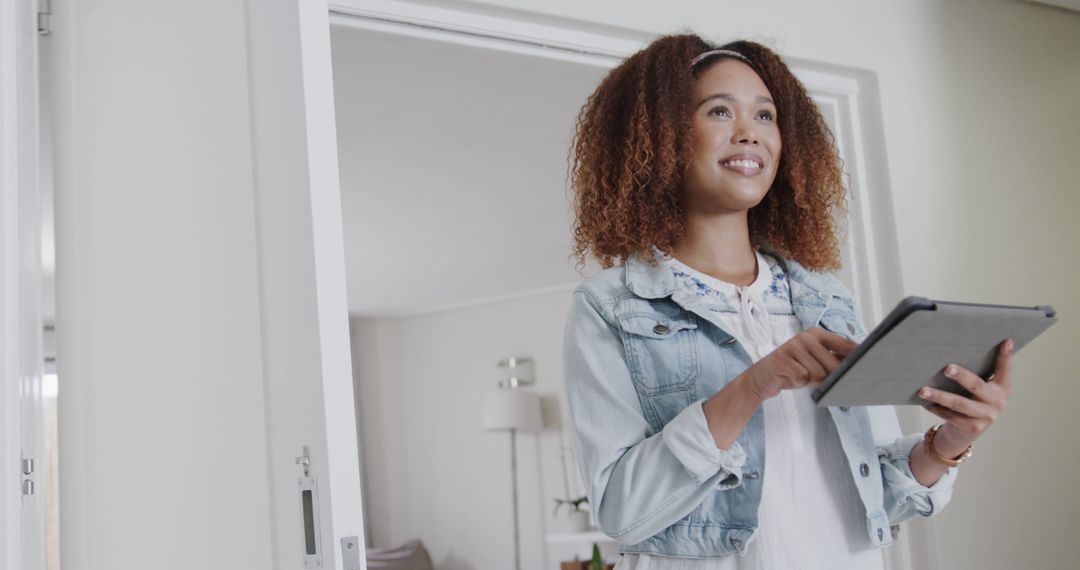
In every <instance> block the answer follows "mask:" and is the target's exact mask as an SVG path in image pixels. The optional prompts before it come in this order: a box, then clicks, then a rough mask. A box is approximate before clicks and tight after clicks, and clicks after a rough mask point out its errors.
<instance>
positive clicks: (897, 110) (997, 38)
mask: <svg viewBox="0 0 1080 570" xmlns="http://www.w3.org/2000/svg"><path fill="white" fill-rule="evenodd" d="M491 4H496V2H491ZM497 4H499V5H500V6H502V7H507V6H509V7H512V8H519V9H524V10H530V11H537V12H543V13H545V14H547V15H553V16H563V17H570V18H574V19H579V20H584V21H588V22H593V23H598V24H606V25H614V26H621V27H625V28H631V29H636V30H644V31H649V32H655V33H665V32H674V31H678V30H680V29H686V28H693V29H694V30H696V31H698V32H700V33H703V34H704V35H707V36H709V37H712V38H715V39H717V40H726V39H730V38H735V37H741V36H746V37H750V38H753V39H758V40H764V41H766V42H768V43H770V44H772V45H773V46H774V47H776V48H777V49H779V50H780V51H781V52H782V53H784V54H785V55H788V56H790V57H796V58H799V59H802V60H811V61H819V62H825V63H832V64H838V65H845V66H851V67H857V68H862V69H868V70H871V71H874V72H876V73H877V75H878V79H879V82H880V84H879V85H880V90H881V97H882V110H883V118H884V126H885V136H886V145H887V156H888V161H889V170H890V178H891V185H892V193H893V197H894V208H895V212H896V215H897V229H898V232H899V244H900V253H901V265H902V267H901V269H902V274H903V279H904V283H903V287H904V290H905V292H906V293H907V294H918V295H924V296H929V297H932V298H934V297H936V298H942V299H955V300H968V301H977V302H998V303H1016V304H1029V305H1030V304H1052V305H1054V306H1055V307H1056V308H1057V309H1058V312H1059V314H1060V315H1061V317H1062V322H1061V323H1059V324H1058V325H1057V326H1056V327H1055V328H1054V329H1052V330H1051V332H1049V333H1047V335H1046V336H1045V337H1044V338H1040V339H1039V340H1038V342H1036V343H1035V344H1034V345H1033V346H1031V347H1030V348H1029V349H1026V350H1025V351H1024V352H1022V353H1021V354H1020V356H1019V357H1018V359H1017V362H1016V366H1015V378H1016V383H1017V394H1016V396H1015V397H1014V398H1013V401H1012V402H1011V404H1010V407H1009V410H1008V412H1007V414H1006V415H1005V416H1004V418H1003V419H1002V420H1001V421H1000V423H999V425H997V426H995V427H994V428H993V429H992V431H991V432H990V433H989V434H988V435H987V436H986V437H985V438H984V439H983V440H981V441H980V442H979V444H978V446H977V451H976V454H975V457H974V458H973V459H972V460H971V462H970V463H969V464H967V465H965V466H964V468H963V471H962V474H961V479H960V482H959V487H958V490H957V493H956V496H955V500H954V503H953V504H952V505H951V506H950V508H949V509H948V510H947V511H946V512H945V513H943V515H942V516H941V517H940V518H939V519H938V520H937V523H936V529H937V533H938V536H937V540H938V543H939V546H940V548H939V550H940V567H941V568H946V569H953V568H957V569H963V568H1020V567H1030V568H1074V567H1076V565H1077V560H1080V554H1078V553H1077V549H1076V546H1075V544H1073V542H1074V540H1075V538H1074V537H1075V536H1076V534H1077V533H1076V530H1075V526H1073V525H1072V524H1071V523H1072V520H1071V518H1072V517H1070V516H1069V515H1070V514H1071V513H1074V512H1077V511H1080V492H1077V491H1076V490H1075V489H1074V488H1073V486H1072V482H1073V480H1074V479H1075V477H1076V473H1080V457H1078V456H1077V454H1076V453H1075V452H1074V450H1075V448H1076V444H1075V441H1074V439H1073V438H1074V436H1075V435H1076V434H1078V433H1080V416H1078V415H1077V414H1075V413H1074V411H1073V409H1072V408H1073V406H1074V405H1075V404H1074V403H1075V402H1077V401H1080V382H1077V381H1076V378H1075V372H1074V370H1073V367H1072V366H1070V362H1069V360H1068V354H1069V350H1070V349H1071V348H1072V346H1071V345H1072V344H1073V343H1072V341H1074V340H1075V339H1077V338H1080V321H1078V320H1077V317H1076V315H1077V314H1078V312H1080V311H1078V309H1080V306H1078V305H1080V302H1078V301H1077V296H1076V294H1075V293H1074V290H1075V289H1076V282H1077V279H1078V278H1080V270H1078V269H1077V267H1076V265H1075V264H1074V263H1075V260H1076V259H1077V250H1078V248H1080V232H1078V231H1077V230H1076V229H1075V228H1074V226H1073V220H1074V219H1075V218H1078V217H1080V197H1078V192H1077V182H1076V181H1077V180H1080V153H1078V150H1080V114H1078V113H1080V110H1078V107H1077V102H1078V101H1080V56H1078V55H1077V54H1080V14H1077V13H1072V12H1066V11H1062V10H1057V9H1052V8H1045V7H1040V6H1033V5H1030V4H1025V3H1021V2H1018V1H1013V0H986V1H976V0H969V1H961V0H950V1H930V0H921V1H914V0H911V1H903V2H899V1H895V2H884V1H862V0H849V1H835V2H830V3H828V4H825V3H822V2H781V1H778V0H771V1H758V2H720V1H715V0H714V1H708V2H705V1H696V2H692V1H689V0H675V1H668V2H663V3H627V2H620V1H615V0H608V1H593V2H577V1H576V0H545V1H544V2H541V1H539V0H499V2H497ZM564 301H565V300H564V299H563V298H562V297H552V298H543V299H536V300H535V305H532V304H529V303H525V302H521V303H522V304H521V305H520V306H519V307H517V309H515V310H520V311H521V313H520V314H521V315H522V318H528V319H534V318H535V319H536V320H535V321H533V320H522V321H520V322H522V325H521V327H522V330H521V331H519V332H520V333H521V335H524V336H519V335H517V334H513V335H510V334H505V331H502V332H499V331H495V330H490V329H488V328H486V326H487V325H485V324H484V323H485V322H486V323H491V322H494V321H492V320H488V321H484V319H494V318H495V315H494V314H490V311H497V310H501V309H497V308H495V307H489V308H482V309H474V310H472V312H462V313H460V314H453V315H452V314H450V313H447V314H444V315H441V316H432V317H429V318H425V319H420V318H418V319H411V320H407V321H397V322H377V323H369V324H367V325H363V327H362V328H363V329H364V330H367V331H368V333H369V334H372V335H374V336H375V337H378V338H393V339H396V340H394V341H393V342H395V343H399V345H398V346H399V347H400V348H397V349H395V351H402V353H403V354H407V355H409V356H410V359H409V360H410V361H408V362H407V363H406V364H393V366H407V367H416V366H420V364H418V362H419V361H420V360H421V359H422V360H424V361H428V362H433V363H446V366H445V367H443V368H439V367H432V368H429V369H424V370H420V369H414V372H413V373H415V374H419V373H425V374H426V373H428V372H429V371H434V370H442V371H443V372H444V373H445V374H446V376H447V378H450V377H451V376H453V377H455V378H460V377H462V376H464V377H468V378H472V379H474V381H475V383H476V385H475V387H474V388H470V390H473V391H474V392H476V394H479V388H477V387H483V386H486V385H487V384H489V383H490V380H491V378H492V370H491V368H490V366H493V365H494V362H495V360H497V359H498V358H501V357H504V356H507V355H510V354H513V353H515V352H519V351H520V352H524V353H528V354H532V355H534V356H538V357H540V364H539V370H540V371H541V372H540V375H541V378H542V381H543V382H551V381H554V380H555V379H554V378H553V377H552V376H553V375H554V374H555V373H556V371H557V368H556V367H555V363H556V362H559V361H560V360H559V359H560V358H561V357H560V356H559V354H558V340H557V338H558V337H559V336H560V335H561V320H562V318H563V316H564V314H565V311H564ZM503 309H505V307H503ZM525 323H528V325H526V324H525ZM526 333H527V334H526ZM526 337H527V338H526ZM447 339H454V342H453V343H450V344H447V343H446V342H445V341H446V340H447ZM462 351H467V352H470V353H471V355H470V356H468V358H466V357H465V356H463V352H462ZM377 358H378V359H379V360H380V361H381V362H383V364H381V366H391V364H389V363H388V361H387V358H388V355H385V354H382V353H380V354H379V355H378V356H377ZM466 360H467V361H468V362H466ZM489 365H490V366H489ZM425 366H429V367H431V366H432V365H431V364H428V365H425ZM402 374H403V375H402V376H401V378H406V377H407V375H408V374H407V373H406V372H405V371H402ZM382 389H384V390H395V391H397V392H396V394H397V395H396V396H394V397H395V398H398V400H399V401H402V402H407V403H409V408H408V409H409V410H410V413H422V414H427V413H435V412H436V411H437V410H436V409H430V410H428V409H417V408H415V402H416V401H417V400H416V399H415V398H418V397H419V395H420V394H410V393H408V392H406V390H408V389H410V388H409V387H408V385H407V384H406V385H401V386H389V385H387V386H384V387H383V388H382ZM384 396H385V395H384ZM386 397H389V396H386ZM434 401H441V402H447V401H454V402H457V403H458V406H457V408H456V409H459V410H461V412H460V413H466V414H469V417H472V416H474V415H475V414H478V413H479V408H478V406H479V404H480V399H479V396H476V395H475V394H474V395H473V396H468V397H463V395H462V394H460V393H456V392H454V391H449V392H447V393H445V394H440V398H439V399H436V400H434ZM469 406H472V408H470V407H469ZM387 409H388V410H389V409H394V408H387ZM439 409H443V408H439ZM384 413H386V412H384ZM367 421H368V420H365V422H367ZM929 421H930V420H929V419H927V420H926V423H927V424H928V423H929ZM465 423H466V424H468V422H467V421H466V422H465ZM474 423H478V420H477V422H474ZM451 435H452V434H449V433H446V432H444V431H442V430H441V429H433V430H432V432H431V433H430V434H425V436H426V437H430V438H432V439H433V441H435V442H436V445H434V446H433V448H432V449H433V450H435V451H433V453H440V454H446V455H447V457H448V458H454V457H456V458H457V459H456V461H457V462H458V463H470V462H472V463H476V462H479V463H482V464H484V465H488V464H490V468H491V469H498V468H500V467H499V463H500V462H501V458H502V457H503V456H504V455H505V454H506V453H507V452H508V450H507V449H504V448H506V447H507V446H506V445H505V442H503V441H501V439H502V438H499V437H496V436H490V437H488V436H486V435H484V434H477V433H473V432H470V433H469V434H464V433H463V434H460V435H461V437H462V438H465V439H454V438H452V437H451ZM444 438H445V441H443V439H444ZM461 441H467V442H469V443H467V444H464V445H465V446H464V447H461V446H462V445H463V444H462V443H460V442H461ZM540 444H541V445H542V446H543V445H544V443H543V439H542V438H541V441H540ZM381 445H384V446H390V445H391V443H390V442H387V443H385V444H381ZM548 445H550V444H548ZM451 450H455V452H451ZM522 452H523V455H526V456H527V455H529V454H530V453H535V452H533V451H528V448H522ZM381 453H385V454H393V453H403V452H401V451H400V450H397V451H394V450H391V449H389V448H388V447H387V448H386V449H383V450H381ZM552 453H555V452H554V451H553V450H550V449H549V450H545V451H544V454H545V455H544V456H545V457H557V455H552ZM368 459H369V461H368V465H369V466H370V465H372V464H373V462H372V461H371V460H370V458H368ZM452 462H453V461H452ZM388 465H389V463H388ZM414 467H415V465H414ZM533 467H534V469H535V464H534V466H533ZM549 467H550V466H545V467H544V469H548V468H549ZM555 468H556V469H557V466H556V467H555ZM527 470H528V467H527V466H525V465H523V471H527ZM410 471H412V468H410ZM380 476H381V477H383V478H385V480H386V483H387V484H388V485H398V486H401V485H406V484H408V483H407V482H408V481H410V480H411V479H409V478H410V477H411V478H415V477H421V476H423V477H424V478H425V479H428V478H434V480H443V481H446V480H447V479H446V478H445V477H439V476H437V475H436V474H430V475H421V474H420V473H418V472H410V473H405V472H402V473H393V472H388V473H383V474H382V475H380ZM556 477H557V475H556ZM552 480H553V481H557V480H558V479H552ZM499 484H501V483H499ZM494 485H495V484H494V483H493V484H492V486H491V487H487V486H485V487H484V488H485V489H488V490H489V491H491V492H493V493H503V492H508V490H507V489H504V488H502V487H496V486H494ZM369 497H370V500H369V501H368V504H369V505H371V506H372V507H373V508H374V509H376V510H378V509H379V508H380V507H379V501H380V500H381V499H380V497H378V496H373V495H371V494H369ZM470 504H471V503H470ZM477 506H478V507H480V506H483V505H481V504H477ZM484 508H487V507H484ZM527 508H534V507H523V511H522V519H523V521H524V520H526V519H529V515H528V512H529V511H528V510H527ZM535 508H539V507H535ZM535 508H534V510H535ZM491 509H492V511H491V512H487V511H486V510H482V512H480V513H478V514H482V515H483V516H484V517H488V516H490V517H497V516H502V515H501V514H500V513H499V512H497V511H498V509H495V508H494V507H491ZM377 516H388V517H390V516H392V515H390V514H389V512H387V511H383V513H382V514H381V515H377ZM478 518H482V517H478ZM507 520H509V519H507ZM532 520H538V519H537V518H533V519H532ZM371 524H372V528H373V531H374V533H375V538H376V540H375V542H376V543H378V542H379V541H380V533H384V532H388V533H389V532H392V531H390V530H383V528H384V527H383V526H382V525H383V523H382V522H380V521H377V520H375V521H371ZM432 524H434V523H432ZM385 528H389V529H393V528H397V527H395V526H393V523H391V526H390V527H385ZM416 530H419V531H423V532H427V531H426V530H425V529H416ZM528 530H529V529H528V527H527V526H526V527H523V531H528ZM533 530H535V529H533ZM438 532H442V533H454V532H459V533H460V536H456V535H455V536H454V537H453V538H454V540H460V541H468V540H470V539H469V533H468V532H465V531H464V529H443V530H442V531H438ZM383 536H384V537H385V536H389V535H383ZM440 540H441V539H440ZM446 540H447V544H453V542H452V541H451V540H450V537H449V535H447V539H446ZM459 544H461V545H462V546H461V548H464V542H461V543H459ZM529 548H532V547H529ZM478 567H487V566H484V565H481V566H478Z"/></svg>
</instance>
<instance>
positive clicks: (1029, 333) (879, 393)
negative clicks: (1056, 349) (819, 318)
mask: <svg viewBox="0 0 1080 570" xmlns="http://www.w3.org/2000/svg"><path fill="white" fill-rule="evenodd" d="M1055 322H1057V318H1056V316H1055V313H1054V309H1053V308H1052V307H1049V306H1038V307H1012V306H1005V305H981V304H975V303H955V302H949V301H931V300H929V299H926V298H924V297H908V298H906V299H904V300H903V301H901V302H900V303H899V304H898V305H897V306H896V308H895V309H893V310H892V312H890V313H889V315H888V316H886V317H885V319H884V320H883V321H882V322H881V324H880V325H878V326H877V327H876V328H875V329H874V330H873V331H872V332H871V333H870V335H869V336H867V338H866V340H865V341H863V342H862V343H861V344H860V345H859V347H858V348H856V349H855V352H853V353H851V354H850V355H848V357H847V358H845V359H844V360H843V361H842V362H841V363H840V366H839V367H837V368H836V369H835V370H833V372H832V373H831V374H829V375H828V376H827V377H826V378H825V381H824V382H823V383H822V384H821V386H819V387H818V388H817V389H815V390H814V392H813V399H814V401H815V402H817V404H818V405H819V406H871V405H903V404H915V405H920V404H922V403H923V402H924V400H923V399H922V398H920V397H919V396H918V391H919V389H920V388H922V387H923V386H934V387H937V388H939V389H942V390H947V391H949V392H953V393H956V394H962V395H965V396H967V395H968V393H967V390H965V389H964V388H962V387H961V386H960V385H959V384H957V383H956V382H954V381H953V380H951V379H949V378H946V377H945V376H944V375H943V374H942V372H943V370H944V369H945V366H946V365H948V364H958V365H960V366H963V367H964V368H967V369H968V370H971V371H973V372H975V373H976V374H978V375H979V376H980V377H982V378H984V379H985V378H987V377H988V376H989V375H990V374H991V373H993V371H994V364H995V360H996V357H997V347H998V345H999V344H1001V343H1002V342H1004V341H1005V340H1006V339H1008V338H1012V339H1013V340H1014V342H1015V347H1014V349H1013V352H1014V353H1016V352H1019V351H1020V349H1021V348H1023V347H1024V346H1025V345H1026V344H1027V343H1029V342H1031V340H1032V339H1034V338H1035V337H1036V336H1038V335H1039V334H1040V333H1042V332H1043V331H1045V330H1046V329H1047V328H1049V327H1050V325H1052V324H1054V323H1055Z"/></svg>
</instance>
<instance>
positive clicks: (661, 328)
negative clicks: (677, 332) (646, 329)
mask: <svg viewBox="0 0 1080 570" xmlns="http://www.w3.org/2000/svg"><path fill="white" fill-rule="evenodd" d="M652 332H654V333H656V334H667V333H669V332H671V329H669V328H668V327H667V325H664V324H659V323H657V325H656V326H655V327H653V328H652Z"/></svg>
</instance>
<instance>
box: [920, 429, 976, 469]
mask: <svg viewBox="0 0 1080 570" xmlns="http://www.w3.org/2000/svg"><path fill="white" fill-rule="evenodd" d="M941 425H942V424H937V425H935V426H931V427H930V429H928V430H926V435H925V436H923V446H924V447H926V453H927V455H929V456H930V457H931V458H932V459H933V460H934V461H937V462H938V463H940V464H942V465H944V466H946V467H956V466H957V465H960V464H961V463H963V462H965V461H967V458H969V457H971V454H972V452H973V451H974V449H975V448H974V446H971V445H969V446H968V447H967V449H965V450H964V452H963V453H961V454H960V455H958V456H956V458H955V459H949V458H948V457H944V456H942V455H941V454H940V453H938V451H937V450H936V449H934V437H936V436H937V432H938V430H939V429H941Z"/></svg>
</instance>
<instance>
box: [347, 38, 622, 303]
mask: <svg viewBox="0 0 1080 570" xmlns="http://www.w3.org/2000/svg"><path fill="white" fill-rule="evenodd" d="M332 50H333V66H334V89H335V105H336V111H337V129H338V147H339V160H340V163H341V193H342V196H341V199H342V210H343V216H344V231H345V253H346V270H347V274H348V296H349V309H350V312H351V313H352V314H355V315H394V314H409V313H416V312H423V311H427V310H432V309H436V308H441V307H446V306H452V305H457V304H464V303H472V302H477V301H480V300H484V299H490V298H493V297H501V296H506V295H515V294H521V293H523V292H527V291H534V290H537V289H545V288H553V287H558V286H564V285H569V284H571V283H576V282H578V281H580V279H581V277H580V276H579V274H578V273H577V272H576V271H575V269H574V263H573V261H572V260H571V259H570V257H569V255H570V244H571V240H570V224H571V212H570V203H569V198H568V194H567V189H566V188H567V187H566V172H567V150H568V148H569V143H570V138H571V136H572V133H573V123H574V119H575V118H576V115H577V112H578V110H579V109H580V107H581V105H582V103H584V101H585V98H586V97H587V96H588V95H589V94H590V93H591V92H592V90H593V89H594V88H595V86H596V85H597V83H598V82H599V81H600V79H601V78H602V77H603V75H604V73H605V72H606V70H604V69H601V68H598V67H593V66H587V65H582V64H576V63H568V62H564V61H556V60H551V59H544V58H539V57H532V56H527V55H521V54H513V53H506V52H497V51H492V50H486V49H482V48H476V47H468V46H461V45H455V44H450V43H443V42H435V41H431V40H423V39H417V38H410V37H403V36H396V35H391V34H384V33H381V32H372V31H362V30H355V29H346V28H340V27H335V28H334V29H333V32H332Z"/></svg>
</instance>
